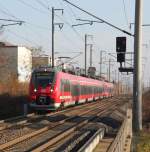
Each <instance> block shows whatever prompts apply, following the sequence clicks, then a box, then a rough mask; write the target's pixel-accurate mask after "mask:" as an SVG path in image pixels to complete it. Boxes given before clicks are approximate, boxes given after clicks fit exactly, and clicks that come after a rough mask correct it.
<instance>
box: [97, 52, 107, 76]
mask: <svg viewBox="0 0 150 152" xmlns="http://www.w3.org/2000/svg"><path fill="white" fill-rule="evenodd" d="M103 52H106V51H103V50H101V51H100V63H99V64H100V69H99V71H100V72H99V73H100V77H102V64H103Z"/></svg>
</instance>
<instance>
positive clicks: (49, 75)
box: [32, 72, 55, 88]
mask: <svg viewBox="0 0 150 152" xmlns="http://www.w3.org/2000/svg"><path fill="white" fill-rule="evenodd" d="M54 75H55V73H54V72H37V73H34V74H33V75H32V83H33V84H34V86H35V88H38V87H39V86H40V87H42V88H45V87H47V85H50V84H52V83H53V81H54Z"/></svg>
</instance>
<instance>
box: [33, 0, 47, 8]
mask: <svg viewBox="0 0 150 152" xmlns="http://www.w3.org/2000/svg"><path fill="white" fill-rule="evenodd" d="M36 2H37V3H38V4H40V5H41V6H42V7H44V8H45V9H49V6H47V5H46V4H45V3H44V2H43V1H40V0H36Z"/></svg>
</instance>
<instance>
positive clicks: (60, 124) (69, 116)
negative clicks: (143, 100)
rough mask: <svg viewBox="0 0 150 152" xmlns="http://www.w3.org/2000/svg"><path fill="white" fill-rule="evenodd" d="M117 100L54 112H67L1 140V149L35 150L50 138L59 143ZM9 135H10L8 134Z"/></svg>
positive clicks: (52, 141)
mask: <svg viewBox="0 0 150 152" xmlns="http://www.w3.org/2000/svg"><path fill="white" fill-rule="evenodd" d="M116 100H118V102H119V99H109V101H108V102H107V100H105V102H102V103H101V104H99V103H100V102H95V103H91V104H89V106H88V107H87V105H83V108H81V107H82V106H80V107H75V108H73V109H70V113H69V109H67V110H66V111H63V112H57V114H54V115H57V116H58V114H60V113H61V114H62V113H63V114H65V117H64V118H62V119H61V120H58V121H56V122H54V121H52V120H50V121H49V122H48V124H47V125H46V126H44V127H43V126H42V125H41V126H40V127H39V126H38V127H37V125H39V124H38V123H35V124H34V126H33V125H32V128H30V129H31V130H32V131H31V130H30V131H29V132H28V133H24V134H20V135H19V136H17V137H16V136H14V138H13V139H11V140H9V141H7V140H6V141H5V142H1V143H2V144H1V145H0V150H3V151H28V150H33V149H34V148H35V147H36V146H37V144H39V145H41V144H44V145H45V144H46V143H45V142H46V141H49V140H50V139H51V140H50V142H51V143H52V145H53V144H55V143H57V140H61V138H63V137H64V134H65V136H69V135H70V134H71V136H72V135H74V134H75V135H76V133H73V132H74V131H75V130H76V129H77V128H79V127H81V126H82V125H84V124H86V123H88V122H89V121H91V120H92V119H94V118H95V117H97V116H99V115H101V114H102V113H103V112H105V113H107V112H108V110H107V108H108V107H109V106H112V107H114V106H115V105H116V104H118V102H117V101H116ZM110 101H111V102H110ZM104 109H105V110H104ZM54 115H51V117H50V118H52V116H54ZM86 118H88V119H86ZM89 118H90V119H89ZM84 119H85V120H84ZM80 121H81V122H80ZM80 123H81V124H80ZM30 127H31V126H30ZM15 129H16V128H15ZM56 130H57V131H56ZM75 132H76V131H75ZM77 132H78V133H79V132H81V131H77ZM89 132H90V131H89ZM4 134H5V133H4ZM4 134H3V136H4ZM84 134H86V133H84ZM84 134H83V136H84ZM88 134H89V133H88ZM7 136H9V135H8V134H7ZM60 137H61V138H60ZM1 139H2V138H1ZM52 139H53V140H52ZM0 141H1V140H0ZM48 147H49V146H48ZM35 150H36V149H35ZM38 150H39V149H38Z"/></svg>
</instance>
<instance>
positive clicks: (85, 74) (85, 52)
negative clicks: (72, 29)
mask: <svg viewBox="0 0 150 152" xmlns="http://www.w3.org/2000/svg"><path fill="white" fill-rule="evenodd" d="M86 58H87V34H85V75H86V71H87V67H86Z"/></svg>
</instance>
